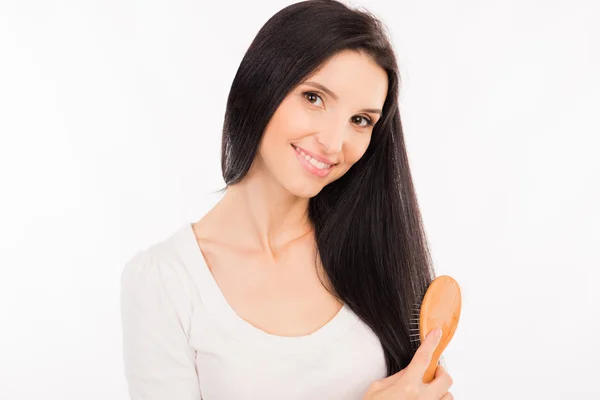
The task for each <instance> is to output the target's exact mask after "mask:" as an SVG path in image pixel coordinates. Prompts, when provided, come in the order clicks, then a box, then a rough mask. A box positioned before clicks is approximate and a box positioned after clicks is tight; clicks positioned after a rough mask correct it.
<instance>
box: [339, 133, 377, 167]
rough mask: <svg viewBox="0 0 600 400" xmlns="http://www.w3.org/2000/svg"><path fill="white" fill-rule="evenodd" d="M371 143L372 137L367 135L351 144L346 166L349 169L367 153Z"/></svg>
mask: <svg viewBox="0 0 600 400" xmlns="http://www.w3.org/2000/svg"><path fill="white" fill-rule="evenodd" d="M370 142H371V135H368V134H365V136H364V137H358V138H356V139H355V140H353V142H352V143H349V145H348V147H347V151H346V157H345V159H346V164H349V167H350V166H352V165H353V164H354V163H356V162H357V161H358V160H360V159H361V157H362V156H363V155H364V154H365V152H366V151H367V148H368V147H369V143H370Z"/></svg>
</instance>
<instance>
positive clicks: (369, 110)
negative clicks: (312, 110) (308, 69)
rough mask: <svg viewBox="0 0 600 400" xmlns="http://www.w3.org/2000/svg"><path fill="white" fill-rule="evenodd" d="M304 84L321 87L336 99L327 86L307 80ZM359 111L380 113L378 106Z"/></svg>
mask: <svg viewBox="0 0 600 400" xmlns="http://www.w3.org/2000/svg"><path fill="white" fill-rule="evenodd" d="M304 84H305V85H308V86H312V87H315V88H317V89H321V90H322V91H324V92H325V93H327V94H328V95H329V96H331V97H332V98H333V99H334V100H337V99H338V96H337V95H336V94H335V93H333V92H332V91H331V90H330V89H328V88H327V87H325V86H323V85H321V84H320V83H318V82H312V81H309V82H304ZM359 112H370V113H375V114H379V115H381V110H380V109H378V108H363V109H362V110H359Z"/></svg>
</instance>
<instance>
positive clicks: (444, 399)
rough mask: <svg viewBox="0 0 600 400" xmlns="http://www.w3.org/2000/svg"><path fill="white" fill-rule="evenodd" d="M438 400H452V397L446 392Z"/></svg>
mask: <svg viewBox="0 0 600 400" xmlns="http://www.w3.org/2000/svg"><path fill="white" fill-rule="evenodd" d="M440 400H454V396H453V395H452V393H450V392H446V393H445V394H444V395H443V396H442V397H440Z"/></svg>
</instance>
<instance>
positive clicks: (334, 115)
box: [255, 51, 388, 198]
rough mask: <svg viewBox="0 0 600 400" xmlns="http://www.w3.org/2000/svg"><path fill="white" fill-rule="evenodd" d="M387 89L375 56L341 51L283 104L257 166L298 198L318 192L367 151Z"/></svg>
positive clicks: (264, 140) (266, 135) (265, 137)
mask: <svg viewBox="0 0 600 400" xmlns="http://www.w3.org/2000/svg"><path fill="white" fill-rule="evenodd" d="M387 89H388V87H387V74H386V72H385V70H384V69H382V68H381V67H379V66H378V65H377V64H376V63H375V61H373V59H372V58H371V57H370V56H368V55H366V54H362V53H358V52H355V51H343V52H341V53H338V54H337V55H336V56H334V57H332V58H331V59H330V60H329V62H328V63H327V64H326V65H325V66H324V67H323V68H322V69H321V70H319V71H318V72H317V73H315V74H313V75H312V76H311V77H309V78H308V79H306V80H305V81H304V82H302V83H301V84H300V85H298V86H297V87H296V88H295V89H294V90H292V91H291V92H290V93H289V94H288V95H287V96H286V98H285V99H284V100H283V102H282V103H281V104H280V105H279V107H278V108H277V110H276V111H275V114H274V115H273V117H272V118H271V120H270V121H269V123H268V125H267V127H266V129H265V132H264V135H263V138H262V141H261V144H260V148H259V152H258V156H257V160H256V165H255V167H256V168H257V170H260V171H261V172H263V173H267V174H269V175H271V177H273V178H274V179H275V180H276V181H277V182H278V183H279V184H280V185H281V186H283V187H284V188H285V189H286V190H287V191H289V192H290V193H292V194H293V195H295V196H298V197H303V198H310V197H313V196H315V195H317V194H318V193H319V192H320V191H321V189H323V187H325V185H327V184H329V183H331V182H333V181H335V180H336V179H338V178H340V177H341V176H342V175H344V174H345V173H346V171H348V169H350V167H351V166H352V165H353V164H354V163H355V162H357V161H358V160H359V159H360V158H361V157H362V156H363V154H364V153H365V151H366V150H367V147H368V146H369V143H370V141H371V134H372V132H373V126H372V125H374V124H376V123H377V121H378V120H379V119H380V118H381V114H380V112H381V109H382V108H383V104H384V102H385V98H386V95H387Z"/></svg>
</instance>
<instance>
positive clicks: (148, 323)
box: [121, 250, 201, 400]
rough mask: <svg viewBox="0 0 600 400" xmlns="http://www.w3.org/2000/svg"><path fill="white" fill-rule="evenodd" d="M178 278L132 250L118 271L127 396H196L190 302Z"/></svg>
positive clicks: (192, 399) (185, 399)
mask: <svg viewBox="0 0 600 400" xmlns="http://www.w3.org/2000/svg"><path fill="white" fill-rule="evenodd" d="M182 279H183V276H182V274H178V273H177V271H176V270H174V269H173V268H172V267H171V266H170V265H169V264H168V263H166V262H165V261H164V260H163V259H162V258H160V257H159V256H157V255H155V254H152V253H150V252H149V251H148V250H146V251H139V252H138V253H137V254H135V255H134V256H133V257H132V258H131V259H130V260H129V261H128V262H127V264H126V266H125V268H124V270H123V274H122V277H121V320H122V328H123V356H124V364H125V376H126V379H127V383H128V386H129V395H130V397H131V399H132V400H174V399H177V400H200V398H201V396H200V388H199V384H198V376H197V374H196V366H195V358H196V354H195V351H194V349H193V348H191V346H190V345H189V337H188V334H189V326H190V318H191V303H190V301H189V296H187V294H188V291H187V290H186V289H187V288H186V285H185V283H184V281H183V280H182Z"/></svg>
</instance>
